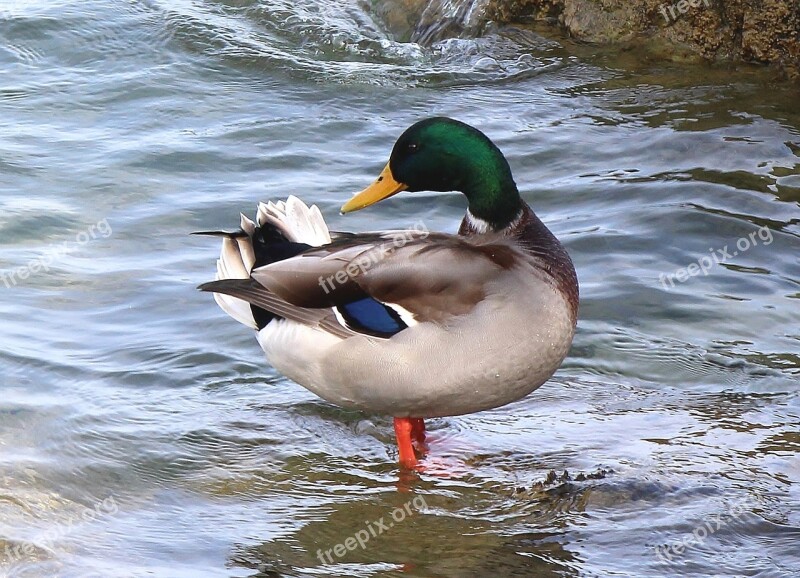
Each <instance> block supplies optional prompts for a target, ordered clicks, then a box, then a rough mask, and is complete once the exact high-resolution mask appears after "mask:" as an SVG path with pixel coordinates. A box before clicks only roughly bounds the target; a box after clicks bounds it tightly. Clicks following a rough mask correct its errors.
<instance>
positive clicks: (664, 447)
mask: <svg viewBox="0 0 800 578" xmlns="http://www.w3.org/2000/svg"><path fill="white" fill-rule="evenodd" d="M0 19H1V20H2V25H1V26H0V31H2V34H3V42H2V46H3V50H2V51H0V61H1V62H0V64H1V65H2V70H3V72H4V74H3V83H2V87H1V88H0V115H2V120H3V122H2V123H1V124H0V164H1V165H2V171H0V204H1V205H0V206H2V211H0V271H2V272H3V274H4V276H3V277H2V279H0V315H2V319H3V324H2V327H3V335H2V341H0V343H2V347H0V358H1V359H2V367H3V375H4V379H3V381H2V384H3V385H2V399H1V400H0V572H1V573H5V574H7V575H8V576H14V577H26V578H27V577H39V576H46V577H50V576H64V577H109V576H113V577H126V578H128V577H143V576H163V577H168V578H181V577H191V578H198V577H199V578H204V577H217V576H261V577H265V576H310V575H315V576H409V577H412V576H419V577H457V578H464V577H469V576H485V575H487V574H488V573H494V574H495V575H501V576H609V575H617V576H637V577H639V576H676V575H685V576H792V575H797V574H798V573H800V554H798V550H797V548H796V544H797V542H798V538H799V537H800V508H798V506H797V504H798V500H799V499H800V490H799V489H798V488H800V435H798V431H797V424H798V420H799V419H800V396H798V387H797V384H798V377H799V376H800V330H798V327H800V308H798V299H800V263H799V262H798V254H800V240H799V239H798V237H799V236H800V208H798V203H800V135H799V134H798V129H800V111H799V110H798V106H797V97H796V89H792V88H791V87H787V86H782V85H777V84H773V83H771V82H770V80H769V79H770V76H771V75H770V73H769V72H765V71H761V70H756V69H750V68H742V69H734V68H729V67H723V66H719V67H699V68H683V67H680V66H671V65H665V64H659V63H652V62H648V61H646V59H644V57H643V56H642V55H640V54H636V53H630V52H624V51H616V50H599V49H597V48H594V47H585V46H580V45H570V44H568V43H567V42H566V41H564V42H562V43H557V42H555V41H553V40H545V39H544V38H542V37H540V36H538V35H536V34H534V33H530V32H521V31H518V30H487V31H486V33H485V35H484V36H482V37H481V38H478V39H469V38H457V39H449V40H448V39H444V40H441V41H439V42H433V43H432V44H431V45H430V46H428V47H423V46H420V45H417V44H410V43H400V42H395V41H394V40H392V39H391V36H390V35H389V33H388V32H387V31H386V28H385V26H384V25H383V24H382V22H381V21H380V20H379V19H377V18H375V17H373V16H371V15H370V14H369V13H368V12H367V11H365V9H364V8H363V6H362V5H361V4H359V3H357V2H354V1H353V2H350V1H346V0H339V1H337V2H323V1H321V0H301V1H299V2H288V1H287V2H283V1H277V2H275V1H270V2H253V1H248V0H228V1H225V2H221V1H216V2H215V1H211V0H192V1H190V0H172V1H170V2H166V1H152V0H151V1H147V2H140V1H130V2H112V1H110V0H88V1H86V2H82V3H69V2H54V1H48V2H45V1H42V0H33V1H26V2H9V1H7V2H5V3H4V4H3V6H2V8H0ZM434 114H444V115H449V116H453V117H456V118H459V119H461V120H464V121H466V122H470V123H472V124H475V125H476V126H478V127H480V128H481V129H482V130H484V131H485V132H486V133H487V134H489V135H490V136H491V137H492V138H493V139H494V140H495V141H496V142H497V143H498V145H499V146H500V147H501V149H502V150H503V151H504V152H505V153H506V154H507V156H508V158H509V161H510V163H511V166H512V168H513V170H514V173H515V177H516V180H517V182H518V183H519V184H520V188H521V190H522V191H523V193H524V196H525V198H526V199H527V200H528V201H529V202H531V203H532V205H533V207H534V208H535V210H536V211H537V212H538V213H539V215H540V216H541V217H542V218H543V219H544V220H545V221H546V222H547V223H548V225H549V226H550V227H551V228H552V230H553V231H554V232H555V233H556V234H557V235H558V236H559V237H560V238H561V239H562V240H563V241H564V243H565V244H566V246H567V248H568V250H569V251H570V253H571V254H572V256H573V258H574V260H575V264H576V268H577V270H578V275H579V278H580V283H581V292H582V295H581V297H582V303H581V310H580V321H579V326H578V334H577V336H576V338H575V344H574V348H573V351H572V353H571V355H570V357H569V358H568V359H567V361H566V363H565V364H564V366H563V368H562V369H561V370H560V371H559V372H558V373H557V374H556V376H555V377H554V378H553V379H552V380H551V381H550V382H549V383H548V384H546V385H545V386H544V387H542V388H541V389H540V390H539V391H537V392H535V393H534V394H533V395H531V396H529V397H528V398H526V399H524V400H521V401H520V402H518V403H515V404H513V405H511V406H508V407H505V408H501V409H497V410H494V411H490V412H484V413H481V414H476V415H471V416H463V417H457V418H447V419H437V420H431V423H430V427H431V430H432V433H431V438H432V443H431V452H430V455H429V456H428V457H427V458H426V460H425V462H424V464H425V468H426V470H425V472H424V473H422V474H421V475H416V474H399V473H398V470H397V468H396V466H395V459H396V453H395V446H394V441H393V431H392V427H391V421H390V419H389V418H387V417H386V416H376V415H364V414H360V413H354V412H349V411H344V410H340V409H338V408H335V407H331V406H329V405H327V404H326V403H324V402H322V401H321V400H319V399H316V398H315V397H314V396H313V395H311V394H309V393H307V392H306V391H305V390H303V389H302V388H300V387H298V386H296V385H294V384H292V383H291V382H289V381H288V380H286V379H284V378H283V377H281V376H280V375H278V374H276V373H275V372H274V371H273V370H272V369H271V368H270V367H269V366H267V365H266V364H265V363H264V361H263V359H262V354H261V352H260V350H259V348H258V346H257V344H256V343H255V340H254V339H253V336H252V334H251V333H250V332H249V331H247V330H246V329H244V328H243V327H242V326H240V325H238V324H237V323H235V322H234V321H232V320H231V319H229V318H227V317H226V316H225V315H224V314H223V313H222V312H221V311H220V310H219V309H218V308H217V307H216V305H215V304H214V303H213V300H212V299H211V297H210V296H209V295H207V294H201V293H198V292H197V291H195V286H196V285H197V284H199V283H201V282H203V281H206V280H209V279H211V278H212V277H213V271H214V260H215V258H216V254H217V251H218V247H217V243H216V242H215V241H213V240H209V239H206V238H198V237H192V236H189V233H190V232H192V231H196V230H204V229H213V228H226V227H234V226H236V224H237V223H238V213H239V211H245V212H247V213H252V212H253V210H254V208H255V204H256V202H257V201H258V200H261V199H268V198H277V197H282V196H286V195H288V194H290V193H293V194H296V195H299V196H301V197H302V198H304V199H305V200H307V201H309V202H314V203H317V204H318V205H319V206H320V208H321V209H322V210H323V212H324V213H325V215H326V216H327V217H328V219H329V222H330V224H331V226H332V228H335V229H351V230H367V229H376V228H391V227H395V228H396V227H402V226H407V225H413V224H414V223H416V222H417V221H418V220H420V219H421V220H422V221H423V222H424V223H425V224H426V226H428V227H429V228H431V229H432V230H449V231H453V230H455V228H456V227H457V224H458V222H459V219H460V217H461V215H462V214H463V210H464V204H463V199H461V198H460V197H459V196H458V195H444V194H433V193H420V194H417V195H408V194H406V195H398V196H397V197H394V198H393V199H391V200H389V201H386V202H384V203H382V204H381V205H379V206H378V207H375V208H373V209H370V210H365V211H362V212H359V213H356V214H353V215H348V216H340V215H338V213H337V209H338V207H339V206H340V205H341V203H342V202H343V201H344V200H345V199H347V198H349V195H350V194H351V193H352V192H354V191H356V190H359V189H360V188H362V187H363V186H365V185H366V184H367V183H369V182H370V181H371V180H372V179H373V178H374V177H375V175H377V173H378V171H379V170H380V169H381V168H382V166H383V164H384V163H385V161H386V159H387V155H388V153H389V150H390V148H391V145H392V143H393V142H394V139H395V138H396V137H397V136H398V135H399V134H400V132H402V130H403V129H404V128H405V127H406V126H408V125H409V124H411V123H412V122H414V121H416V120H418V119H420V118H422V117H424V116H428V115H434ZM740 239H745V240H746V244H747V247H746V248H745V249H744V250H739V251H738V254H737V255H735V256H734V255H733V251H736V250H737V247H736V245H737V242H740V243H742V246H744V244H745V243H744V242H741V241H739V240H740ZM723 249H725V250H727V252H728V253H729V254H730V258H725V262H723V263H716V262H713V263H712V266H710V267H709V268H708V274H707V275H703V274H702V273H700V274H696V275H693V276H688V275H689V272H690V270H689V269H688V267H689V266H690V265H691V264H693V263H694V264H698V263H700V264H703V263H704V261H702V259H703V258H705V257H708V256H713V255H717V256H719V252H720V251H723ZM698 267H699V265H698ZM678 270H684V273H683V275H682V276H683V278H684V280H683V281H680V278H679V277H677V275H678V274H679V273H678ZM692 270H693V271H695V272H697V270H695V269H692ZM12 274H13V276H12ZM669 275H672V276H673V277H672V280H670V278H669V277H668V276H669ZM431 379H432V380H435V376H431ZM551 471H554V472H556V473H557V476H556V477H555V479H554V478H553V477H551V478H550V479H548V474H549V473H550V472H551ZM564 471H567V472H569V476H570V479H566V478H563V477H562V475H563V472H564ZM415 499H416V500H417V501H416V502H414V501H413V500H415ZM420 500H422V501H420ZM406 504H409V507H408V509H406V510H403V509H402V508H403V507H404V505H406ZM396 508H401V510H399V511H400V513H401V514H402V513H403V512H405V514H403V516H402V518H403V519H402V521H398V522H396V523H393V526H391V527H388V526H387V529H386V530H385V531H383V530H382V526H380V525H376V524H378V522H379V521H380V522H381V523H382V524H384V525H386V524H387V522H390V521H391V520H392V515H393V514H394V515H395V516H396V517H397V518H400V517H401V516H400V514H398V513H397V512H398V510H396ZM364 528H367V529H369V528H372V529H373V530H374V531H375V534H374V535H371V536H370V537H369V540H368V541H367V542H365V547H364V548H363V549H362V548H361V547H355V549H354V550H352V551H348V550H346V548H345V554H344V555H343V556H341V557H339V556H337V555H336V554H335V547H336V546H337V544H340V543H341V544H345V541H346V540H347V538H349V537H351V536H352V537H355V536H358V535H359V534H358V532H359V531H362V530H363V529H364ZM693 532H694V533H695V534H696V536H697V538H696V539H695V540H694V541H690V542H689V545H688V546H687V547H685V549H682V548H681V547H680V546H677V547H673V546H674V545H675V544H676V543H678V542H680V541H682V540H684V539H692V538H693ZM360 536H361V537H362V539H363V534H361V535H360ZM350 544H351V545H352V544H353V542H350ZM668 547H669V549H666V548H668ZM342 548H344V546H342ZM657 548H658V549H659V550H658V552H660V554H657V550H656V549H657ZM318 550H321V555H322V558H320V557H319V556H318V553H317V551H318ZM325 550H331V551H332V553H331V554H330V558H329V559H325V553H324V551H325ZM677 550H680V553H678V552H677ZM340 551H341V550H340ZM331 562H333V563H331Z"/></svg>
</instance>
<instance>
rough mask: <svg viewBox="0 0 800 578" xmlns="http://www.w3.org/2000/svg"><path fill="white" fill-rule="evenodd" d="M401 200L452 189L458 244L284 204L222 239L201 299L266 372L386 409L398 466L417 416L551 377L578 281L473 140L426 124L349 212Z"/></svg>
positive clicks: (451, 123) (405, 457) (487, 146)
mask: <svg viewBox="0 0 800 578" xmlns="http://www.w3.org/2000/svg"><path fill="white" fill-rule="evenodd" d="M401 191H409V192H416V191H442V192H445V191H458V192H461V193H463V194H464V196H465V197H466V198H467V203H468V207H467V211H466V214H465V216H464V219H463V220H462V222H461V226H460V228H459V230H458V234H455V235H453V234H448V233H435V232H430V231H428V230H426V229H425V228H424V227H417V228H415V229H409V230H398V231H384V232H369V233H337V232H331V231H329V230H328V227H327V225H326V224H325V220H324V219H323V217H322V215H321V213H320V211H319V209H318V208H317V207H316V206H311V207H307V206H306V205H305V204H303V203H302V202H301V201H300V200H298V199H297V198H295V197H289V198H288V199H287V200H286V201H279V202H277V203H275V202H270V203H267V204H264V203H262V204H260V205H259V208H258V213H257V215H256V218H255V220H254V221H253V220H250V219H248V218H247V217H245V216H244V215H242V217H241V230H239V231H237V232H233V233H222V232H217V233H212V234H218V235H221V236H222V237H223V239H222V253H221V256H220V258H219V260H218V261H217V277H216V279H217V280H216V281H212V282H210V283H205V284H203V285H201V286H200V287H199V288H200V289H201V290H203V291H211V292H214V294H215V298H216V301H217V303H218V304H219V305H220V307H222V309H223V310H225V311H226V312H227V313H228V314H229V315H230V316H231V317H233V318H234V319H236V320H237V321H240V322H241V323H243V324H244V325H247V326H249V327H251V328H252V329H255V330H256V331H257V338H258V342H259V343H260V345H261V347H262V348H263V350H264V351H265V352H266V355H267V359H268V360H269V362H270V363H271V364H272V365H273V366H274V367H275V368H276V369H277V370H278V371H280V372H281V373H283V374H284V375H286V376H288V377H289V378H291V379H292V380H294V381H296V382H297V383H299V384H300V385H302V386H304V387H306V388H307V389H309V390H310V391H312V392H313V393H315V394H316V395H318V396H320V397H321V398H323V399H325V400H327V401H329V402H330V403H333V404H336V405H339V406H343V407H347V408H353V409H357V410H363V411H366V412H372V413H379V414H385V415H391V416H393V417H394V425H395V433H396V436H397V444H398V449H399V461H400V463H401V464H402V465H403V466H406V467H413V466H415V465H416V460H417V458H416V454H415V449H414V444H415V443H416V444H417V446H418V447H421V446H422V444H423V443H424V440H425V423H424V419H425V418H433V417H441V416H452V415H460V414H467V413H472V412H477V411H481V410H486V409H490V408H495V407H499V406H502V405H505V404H507V403H510V402H512V401H515V400H518V399H520V398H522V397H524V396H525V395H527V394H529V393H530V392H532V391H533V390H535V389H536V388H538V387H539V386H540V385H542V384H543V383H544V382H545V381H547V380H548V379H549V378H550V376H552V375H553V373H554V372H555V371H556V369H558V367H559V366H560V365H561V362H562V361H563V359H564V357H565V356H566V355H567V352H568V350H569V348H570V345H571V343H572V338H573V335H574V333H575V324H576V319H577V309H578V282H577V278H576V276H575V269H574V267H573V265H572V261H571V259H570V257H569V255H568V254H567V252H566V250H565V249H564V247H563V246H562V245H561V243H560V242H559V241H558V239H556V237H555V236H554V235H553V234H552V233H551V232H550V231H549V230H548V229H547V227H545V225H544V224H543V223H542V221H540V220H539V218H538V217H537V216H536V215H535V214H534V212H533V211H532V210H531V208H530V207H529V206H528V205H527V204H526V203H525V202H524V201H523V200H522V198H521V197H520V195H519V192H518V190H517V186H516V184H515V182H514V179H513V178H512V175H511V169H510V167H509V165H508V162H507V161H506V159H505V157H504V156H503V154H502V153H501V152H500V150H499V149H498V148H497V146H496V145H495V144H494V143H492V141H491V140H489V138H487V137H486V136H485V135H484V134H483V133H482V132H480V131H479V130H477V129H475V128H473V127H471V126H469V125H467V124H464V123H462V122H459V121H456V120H452V119H449V118H440V117H438V118H429V119H426V120H423V121H421V122H418V123H416V124H414V125H413V126H411V127H410V128H408V129H407V130H406V131H405V132H404V133H403V134H402V135H401V136H400V138H399V139H398V140H397V142H396V144H395V145H394V148H393V150H392V153H391V156H390V159H389V162H388V164H387V165H386V168H384V169H383V171H382V172H381V174H380V176H379V177H378V179H377V180H376V181H375V182H374V183H373V184H372V185H370V186H369V187H367V188H366V189H365V190H364V191H362V192H360V193H358V194H356V195H355V196H354V197H353V198H351V199H350V200H349V201H347V202H346V203H345V204H344V205H343V206H342V208H341V212H342V213H350V212H352V211H357V210H360V209H363V208H365V207H368V206H370V205H372V204H374V203H377V202H378V201H381V200H383V199H387V198H389V197H391V196H392V195H395V194H397V193H399V192H401Z"/></svg>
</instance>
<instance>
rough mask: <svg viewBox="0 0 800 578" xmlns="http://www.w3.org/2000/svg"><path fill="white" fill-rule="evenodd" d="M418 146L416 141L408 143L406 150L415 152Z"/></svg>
mask: <svg viewBox="0 0 800 578" xmlns="http://www.w3.org/2000/svg"><path fill="white" fill-rule="evenodd" d="M418 148H419V145H418V144H417V143H415V142H411V143H408V152H410V153H415V152H417V149H418Z"/></svg>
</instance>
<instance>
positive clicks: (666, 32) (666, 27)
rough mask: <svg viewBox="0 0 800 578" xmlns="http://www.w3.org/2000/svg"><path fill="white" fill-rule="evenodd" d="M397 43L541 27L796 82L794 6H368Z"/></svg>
mask: <svg viewBox="0 0 800 578" xmlns="http://www.w3.org/2000/svg"><path fill="white" fill-rule="evenodd" d="M370 4H371V7H372V9H373V11H374V12H375V13H376V14H377V15H378V16H379V17H380V18H382V19H383V21H384V22H385V23H386V25H387V27H388V28H389V30H390V31H391V32H392V33H393V34H395V36H396V37H397V38H398V39H399V40H406V41H407V40H412V41H415V42H420V43H423V44H425V43H431V42H435V41H436V40H439V39H441V38H444V37H454V36H469V35H476V34H480V32H481V30H482V27H483V26H485V24H486V23H487V22H489V21H494V22H496V23H500V24H515V25H523V26H524V25H525V24H526V23H527V24H530V23H533V22H540V21H545V22H548V23H550V24H554V25H557V26H559V27H561V28H562V29H563V30H564V31H565V32H566V33H567V34H569V35H570V36H572V37H573V38H575V39H577V40H580V41H584V42H591V43H598V44H613V43H646V44H647V45H648V46H649V47H650V48H651V49H654V50H655V51H656V52H660V53H661V54H662V55H663V56H665V57H666V58H672V59H680V60H685V59H686V58H687V56H691V55H695V56H697V57H699V58H703V59H706V60H741V61H745V62H754V63H769V64H774V65H776V66H777V67H779V68H780V69H781V70H783V71H784V72H785V73H786V74H787V75H788V76H789V77H794V78H800V2H798V1H797V0H371V3H370Z"/></svg>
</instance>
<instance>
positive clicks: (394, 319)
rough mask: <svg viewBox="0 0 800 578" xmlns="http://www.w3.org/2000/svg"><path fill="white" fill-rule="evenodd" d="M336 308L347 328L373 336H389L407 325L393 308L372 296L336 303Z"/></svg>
mask: <svg viewBox="0 0 800 578" xmlns="http://www.w3.org/2000/svg"><path fill="white" fill-rule="evenodd" d="M336 310H337V311H338V312H339V314H340V315H341V316H342V318H343V319H344V321H345V323H346V325H347V327H348V328H349V329H352V330H353V331H356V332H358V333H365V334H367V335H372V336H374V337H391V336H392V335H394V334H395V333H399V332H400V331H402V330H403V329H406V328H407V327H408V325H406V324H405V322H404V321H403V320H402V319H400V316H399V315H398V314H397V312H396V311H395V310H394V309H392V308H391V307H389V306H387V305H384V304H383V303H381V302H380V301H376V300H375V299H373V298H372V297H365V298H364V299H359V300H358V301H353V302H351V303H345V304H344V305H338V306H337V307H336Z"/></svg>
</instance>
